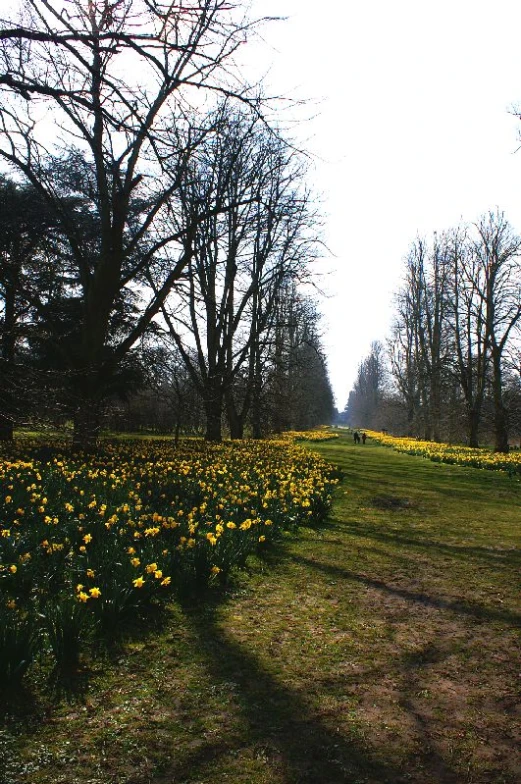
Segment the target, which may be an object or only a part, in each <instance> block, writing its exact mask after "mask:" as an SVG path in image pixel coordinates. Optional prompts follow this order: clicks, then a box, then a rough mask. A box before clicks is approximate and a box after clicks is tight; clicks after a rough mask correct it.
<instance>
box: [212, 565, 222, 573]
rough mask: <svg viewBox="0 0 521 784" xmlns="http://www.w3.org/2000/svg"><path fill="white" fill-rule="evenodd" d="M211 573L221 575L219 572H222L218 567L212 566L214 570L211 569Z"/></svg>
mask: <svg viewBox="0 0 521 784" xmlns="http://www.w3.org/2000/svg"><path fill="white" fill-rule="evenodd" d="M210 571H211V573H212V574H219V572H220V571H221V570H220V569H219V567H218V566H212V568H211V569H210Z"/></svg>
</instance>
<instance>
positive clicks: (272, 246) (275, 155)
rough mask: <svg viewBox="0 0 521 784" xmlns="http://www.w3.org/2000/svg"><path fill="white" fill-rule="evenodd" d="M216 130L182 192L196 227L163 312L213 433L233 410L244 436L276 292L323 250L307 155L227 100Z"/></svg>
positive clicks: (216, 435)
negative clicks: (315, 231)
mask: <svg viewBox="0 0 521 784" xmlns="http://www.w3.org/2000/svg"><path fill="white" fill-rule="evenodd" d="M210 125H211V127H212V130H211V131H210V132H209V133H208V134H207V136H206V139H205V141H204V144H202V145H201V146H200V149H199V150H198V152H197V154H196V155H194V156H192V159H191V161H190V164H189V165H188V166H187V167H186V171H185V175H184V176H183V177H182V179H181V182H180V187H179V190H178V198H179V203H180V206H179V210H178V215H179V220H180V221H181V222H182V223H185V224H189V225H195V224H196V225H197V229H196V230H195V231H194V233H193V235H192V236H190V237H187V239H186V242H187V243H189V247H187V249H186V255H187V256H188V257H189V260H188V262H187V264H186V268H185V272H184V275H183V277H182V280H181V281H180V285H179V286H178V287H177V289H176V291H175V292H174V293H173V296H172V297H170V299H169V300H168V302H167V303H165V306H164V308H163V314H164V318H165V320H166V323H167V325H168V329H169V332H170V335H171V337H172V338H173V340H174V342H175V345H176V347H177V349H178V351H179V352H180V354H181V356H182V357H183V359H184V361H185V363H186V366H187V368H188V370H189V372H190V374H191V376H192V379H193V381H194V383H195V384H197V386H198V389H199V392H200V394H201V396H202V397H203V399H204V401H205V409H206V417H207V431H206V437H207V439H208V440H212V441H218V440H220V438H221V420H222V414H223V410H224V409H226V412H227V415H228V419H229V424H230V430H231V435H232V437H233V438H241V437H242V434H243V428H244V423H245V420H246V417H247V415H248V412H249V409H250V406H251V403H252V399H253V394H254V384H255V373H256V372H257V360H258V347H259V344H260V343H261V342H264V343H265V342H266V334H267V333H268V332H269V330H270V325H271V324H272V321H273V311H274V306H275V302H276V297H277V293H278V291H279V290H280V288H281V286H282V284H283V282H284V281H285V280H287V279H288V277H289V276H294V275H302V274H304V272H303V270H304V268H305V266H306V264H307V262H308V261H309V260H310V259H311V258H312V257H313V255H314V253H315V252H316V251H315V250H314V240H315V237H314V235H311V234H310V230H311V229H312V228H313V215H312V211H311V209H310V196H309V193H308V192H307V191H306V189H305V188H304V187H302V185H301V180H302V177H303V165H302V162H301V161H300V156H299V155H297V154H296V153H295V152H294V151H293V150H292V149H291V148H290V147H289V146H288V145H286V144H284V142H282V141H281V140H280V138H278V137H277V136H275V135H274V134H273V133H270V132H269V131H268V130H267V129H266V127H265V126H264V125H263V124H262V123H259V121H258V120H257V119H256V118H255V117H252V116H251V115H247V114H245V113H244V112H242V113H233V112H231V111H230V107H229V105H228V104H224V105H222V106H221V107H220V109H219V111H218V113H217V116H216V118H215V119H213V118H211V120H210ZM215 204H217V205H219V206H220V209H219V210H215V209H212V205H215ZM201 216H203V217H201Z"/></svg>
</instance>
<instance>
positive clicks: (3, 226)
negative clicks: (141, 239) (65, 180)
mask: <svg viewBox="0 0 521 784" xmlns="http://www.w3.org/2000/svg"><path fill="white" fill-rule="evenodd" d="M55 228H56V227H55V222H54V221H53V217H52V215H50V214H49V211H48V210H47V209H46V204H45V202H44V201H42V199H41V197H40V194H39V193H38V191H37V190H36V189H35V188H33V187H32V186H29V185H25V186H21V185H19V184H17V183H16V182H14V181H12V180H8V179H6V178H3V177H2V178H0V440H11V439H12V437H13V427H14V424H15V421H16V420H18V419H20V417H21V410H20V409H21V405H22V403H23V401H24V400H27V386H28V383H27V381H28V379H27V376H26V374H25V375H24V373H23V368H22V362H21V359H22V354H23V349H24V343H25V342H26V341H27V337H28V333H29V331H30V325H31V323H32V322H34V320H35V318H36V312H37V309H38V307H40V306H41V304H42V302H45V300H46V296H47V293H48V291H47V289H48V282H47V281H46V280H45V277H46V275H45V273H46V269H47V265H46V262H45V257H46V254H48V252H49V250H50V248H51V246H52V244H53V241H54V237H53V234H54V231H55Z"/></svg>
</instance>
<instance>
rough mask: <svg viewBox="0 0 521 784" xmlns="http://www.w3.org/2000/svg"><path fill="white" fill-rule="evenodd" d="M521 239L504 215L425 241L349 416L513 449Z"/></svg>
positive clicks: (412, 257)
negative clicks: (384, 342)
mask: <svg viewBox="0 0 521 784" xmlns="http://www.w3.org/2000/svg"><path fill="white" fill-rule="evenodd" d="M520 326H521V238H520V237H519V236H518V235H517V233H516V232H515V231H514V230H513V228H512V227H511V225H510V224H509V222H508V221H507V219H506V218H505V215H504V214H503V213H502V212H499V211H496V212H489V213H488V214H487V215H484V216H483V217H482V218H481V219H480V220H479V221H478V222H476V223H475V224H472V225H466V226H459V227H458V228H456V229H453V230H449V231H446V232H443V233H442V234H440V235H435V236H434V239H433V242H432V243H430V244H429V243H427V242H426V241H425V240H424V239H420V238H418V239H417V240H416V241H415V242H414V243H413V244H412V246H411V248H410V251H409V253H408V255H407V257H406V259H405V276H404V282H403V285H402V287H401V289H400V290H399V292H398V294H397V296H396V312H395V320H394V325H393V329H392V334H391V336H390V338H389V341H388V346H387V351H385V349H384V347H383V346H382V345H381V344H373V346H372V349H371V354H370V356H369V357H368V358H367V359H366V360H364V362H363V363H362V364H361V365H360V368H359V372H358V379H357V382H356V385H355V388H354V390H353V391H352V394H351V395H350V400H349V405H348V409H349V416H350V418H354V419H355V420H357V421H358V420H359V421H360V423H361V424H366V425H367V426H372V425H373V424H375V423H378V424H379V425H380V426H384V427H387V428H388V429H393V430H401V431H403V432H405V433H407V434H408V435H415V436H421V437H422V438H426V439H433V440H435V441H439V440H441V439H451V440H457V439H461V438H464V439H465V441H466V443H468V444H469V445H470V446H478V444H479V442H480V440H483V439H487V440H489V439H490V440H493V442H494V447H495V449H496V451H499V452H505V451H508V448H509V439H510V436H511V435H515V437H516V438H517V439H519V435H520V431H519V424H520V421H519V420H520V418H521V385H520V379H521V364H520V337H521V333H520Z"/></svg>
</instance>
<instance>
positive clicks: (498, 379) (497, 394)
mask: <svg viewBox="0 0 521 784" xmlns="http://www.w3.org/2000/svg"><path fill="white" fill-rule="evenodd" d="M493 366H494V376H493V381H492V390H493V397H494V436H495V438H494V452H508V449H509V446H508V411H507V408H506V406H505V404H504V402H503V384H502V373H501V357H500V355H495V356H494V357H493Z"/></svg>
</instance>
